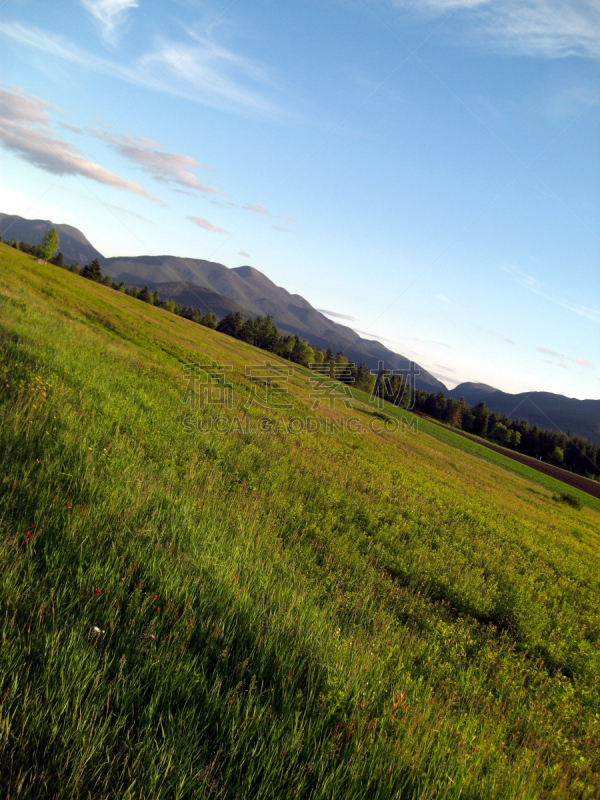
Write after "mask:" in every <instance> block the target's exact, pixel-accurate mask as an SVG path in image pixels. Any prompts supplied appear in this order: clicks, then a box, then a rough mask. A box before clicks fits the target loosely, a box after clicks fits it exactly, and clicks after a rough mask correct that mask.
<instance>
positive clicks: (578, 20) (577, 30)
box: [392, 0, 600, 59]
mask: <svg viewBox="0 0 600 800" xmlns="http://www.w3.org/2000/svg"><path fill="white" fill-rule="evenodd" d="M392 2H393V5H395V6H399V7H406V6H407V5H408V6H410V7H411V8H413V9H414V10H415V11H416V13H417V14H419V15H423V14H426V15H429V16H432V15H433V16H438V15H445V14H448V13H449V12H454V13H455V14H456V15H460V17H459V19H460V18H462V20H463V21H466V22H467V23H470V28H468V29H467V34H466V35H467V36H468V37H469V38H470V39H472V40H473V41H474V42H475V43H478V44H481V45H484V46H485V47H486V48H490V47H491V48H494V49H496V50H497V51H500V52H506V53H508V54H514V55H529V56H541V57H545V58H565V57H567V56H574V55H575V56H582V57H585V58H594V59H597V58H600V8H599V6H598V4H597V3H596V2H594V0H578V1H575V0H529V2H527V3H524V2H523V0H419V2H415V1H414V0H411V2H406V1H405V0H392ZM463 30H464V27H463ZM454 31H455V32H456V27H455V28H454Z"/></svg>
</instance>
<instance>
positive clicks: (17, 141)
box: [0, 87, 162, 202]
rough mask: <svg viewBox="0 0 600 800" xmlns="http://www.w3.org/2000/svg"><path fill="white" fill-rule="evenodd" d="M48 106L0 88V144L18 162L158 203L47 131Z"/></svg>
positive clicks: (34, 98) (48, 121) (12, 89)
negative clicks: (12, 154) (75, 176)
mask: <svg viewBox="0 0 600 800" xmlns="http://www.w3.org/2000/svg"><path fill="white" fill-rule="evenodd" d="M48 105H49V104H48V102H47V101H46V100H43V99H41V98H38V97H33V96H31V95H26V94H25V93H24V92H23V90H22V89H19V88H18V87H11V88H10V89H9V88H7V87H0V144H2V146H3V147H4V148H5V149H6V150H10V151H12V152H13V153H15V154H16V155H17V156H19V158H22V159H23V160H24V161H27V162H28V163H30V164H33V165H34V166H36V167H39V168H40V169H43V170H45V171H46V172H51V173H52V174H54V175H64V174H66V173H72V174H75V175H82V176H83V177H85V178H90V179H91V180H93V181H96V182H97V183H102V184H105V185H106V186H112V187H114V188H115V189H122V190H124V191H127V192H132V193H133V194H138V195H141V196H142V197H146V198H147V199H148V200H154V201H155V202H162V201H160V200H158V198H156V197H152V196H151V195H149V194H147V192H146V190H145V189H143V188H142V187H141V186H140V185H139V184H137V183H132V182H131V181H126V180H124V179H123V178H120V177H119V176H118V175H115V174H114V172H110V170H107V169H105V168H104V167H102V166H100V165H99V164H95V163H94V162H92V161H89V160H88V159H87V158H86V157H85V156H84V155H83V154H82V153H80V152H79V150H78V149H77V148H76V147H75V146H74V145H72V144H69V142H65V141H64V140H62V139H60V138H59V137H58V136H57V135H56V134H55V133H54V132H53V131H52V130H51V128H50V124H49V123H50V118H49V115H48V111H47V108H48Z"/></svg>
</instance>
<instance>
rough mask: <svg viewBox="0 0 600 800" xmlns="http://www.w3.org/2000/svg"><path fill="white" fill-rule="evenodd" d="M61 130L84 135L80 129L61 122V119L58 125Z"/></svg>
mask: <svg viewBox="0 0 600 800" xmlns="http://www.w3.org/2000/svg"><path fill="white" fill-rule="evenodd" d="M58 124H59V125H60V127H61V128H64V129H65V130H66V131H71V133H77V134H79V135H81V134H83V133H85V131H83V130H82V129H81V128H78V127H77V125H70V124H69V123H68V122H63V121H62V119H61V120H60V121H59V123H58Z"/></svg>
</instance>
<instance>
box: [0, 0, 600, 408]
mask: <svg viewBox="0 0 600 800" xmlns="http://www.w3.org/2000/svg"><path fill="white" fill-rule="evenodd" d="M0 43H1V48H2V55H1V56H0V59H1V60H0V68H1V69H0V75H1V78H2V83H1V84H0V145H2V150H1V151H0V152H1V172H0V210H1V211H4V212H7V213H16V214H21V215H23V216H26V217H29V218H50V219H52V220H54V221H55V222H68V223H70V224H73V225H75V226H77V227H79V228H81V229H82V230H83V231H84V233H85V234H86V235H87V236H88V238H89V239H90V241H91V242H92V243H93V244H94V245H95V246H96V247H97V248H98V249H99V250H100V251H101V252H102V253H104V254H105V255H107V256H111V255H141V254H144V253H151V254H153V255H159V254H174V255H181V256H193V257H197V258H205V259H209V260H215V261H220V262H222V263H224V264H226V265H227V266H229V267H233V266H239V265H241V264H251V265H253V266H255V267H256V268H257V269H260V270H261V271H263V272H264V273H266V274H267V275H268V276H269V277H270V278H271V279H272V280H274V281H275V282H276V283H277V284H279V285H281V286H284V287H285V288H287V289H288V290H289V291H291V292H297V293H300V294H302V295H303V296H305V297H306V298H307V299H308V300H309V301H310V302H311V303H312V304H313V305H314V306H315V307H317V308H319V309H321V310H327V312H328V313H331V314H332V315H333V316H332V319H336V320H337V321H340V322H344V323H345V324H349V325H350V326H351V327H353V328H354V329H355V330H357V331H359V332H360V333H361V335H364V336H367V337H368V338H377V339H379V340H380V341H382V342H384V343H385V344H386V345H387V346H388V347H390V348H391V349H393V350H396V351H397V352H400V353H403V354H405V355H407V356H409V357H411V358H413V359H414V360H415V361H417V362H419V363H420V364H422V365H423V366H424V367H426V368H427V369H429V370H430V371H431V372H433V374H435V375H437V376H438V377H439V378H440V379H441V380H442V381H444V383H446V384H447V385H448V386H453V385H455V384H456V383H458V382H461V381H464V380H474V381H482V382H485V383H489V384H492V385H494V386H497V387H498V388H501V389H503V390H505V391H510V392H519V391H526V390H540V391H552V392H558V393H561V394H565V395H568V396H570V397H580V398H584V397H589V398H597V397H599V396H600V369H599V367H600V351H599V342H600V336H599V332H600V328H599V324H600V292H599V289H600V286H599V284H600V278H599V276H600V270H599V256H600V244H599V232H600V225H599V222H600V220H599V213H598V212H599V206H600V196H599V190H598V187H599V177H600V174H599V165H600V158H599V155H600V153H599V151H600V137H599V135H598V134H599V133H600V130H599V128H600V126H599V110H600V106H599V103H600V97H599V95H600V82H599V81H598V61H599V59H600V9H599V8H598V4H597V3H596V2H585V1H584V0H581V2H576V1H575V0H572V1H570V0H546V1H545V2H542V0H519V1H518V2H516V1H515V0H465V1H464V2H457V1H456V0H422V1H421V2H409V1H408V0H407V2H401V1H400V0H320V1H319V2H310V1H309V0H297V2H291V0H288V1H287V2H285V1H284V0H279V2H277V3H275V2H268V1H267V0H254V2H252V3H248V2H243V0H234V2H231V0H226V1H225V2H212V0H211V1H210V2H191V0H190V1H189V2H188V0H174V1H173V2H162V3H161V2H157V1H155V0H72V1H71V2H66V1H65V2H61V0H56V1H55V2H53V3H47V2H41V1H40V0H8V2H6V3H5V4H4V5H3V6H2V15H1V17H0ZM66 167H68V168H69V170H68V172H65V169H66Z"/></svg>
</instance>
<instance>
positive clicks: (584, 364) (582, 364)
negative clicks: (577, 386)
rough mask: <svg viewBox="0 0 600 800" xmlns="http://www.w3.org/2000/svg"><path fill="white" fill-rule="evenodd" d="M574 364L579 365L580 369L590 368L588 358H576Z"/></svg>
mask: <svg viewBox="0 0 600 800" xmlns="http://www.w3.org/2000/svg"><path fill="white" fill-rule="evenodd" d="M575 363H576V364H579V366H580V367H591V366H592V365H591V363H590V360H589V359H588V358H576V359H575Z"/></svg>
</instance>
